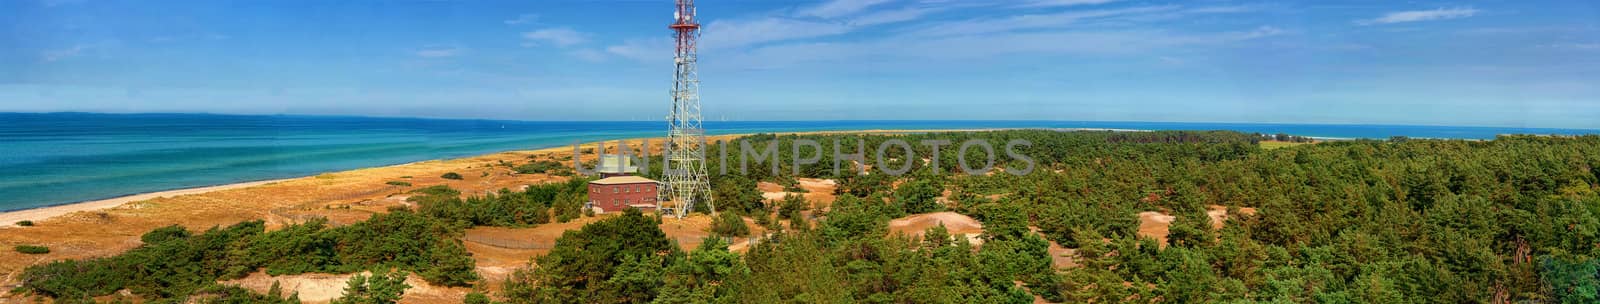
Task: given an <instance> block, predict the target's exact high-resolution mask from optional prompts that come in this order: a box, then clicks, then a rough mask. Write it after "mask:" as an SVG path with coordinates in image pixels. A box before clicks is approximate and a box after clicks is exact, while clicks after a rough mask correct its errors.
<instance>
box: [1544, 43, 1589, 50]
mask: <svg viewBox="0 0 1600 304" xmlns="http://www.w3.org/2000/svg"><path fill="white" fill-rule="evenodd" d="M1540 47H1544V48H1549V49H1557V50H1571V51H1600V42H1590V43H1554V44H1547V45H1542V46H1540Z"/></svg>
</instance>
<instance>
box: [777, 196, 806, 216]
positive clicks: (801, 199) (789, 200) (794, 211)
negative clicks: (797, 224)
mask: <svg viewBox="0 0 1600 304" xmlns="http://www.w3.org/2000/svg"><path fill="white" fill-rule="evenodd" d="M810 205H811V202H810V201H807V200H806V197H805V196H801V195H796V194H790V195H785V196H783V201H782V202H780V203H779V204H778V218H780V219H786V220H796V219H801V218H800V217H801V216H800V211H805V210H806V209H809V206H810Z"/></svg>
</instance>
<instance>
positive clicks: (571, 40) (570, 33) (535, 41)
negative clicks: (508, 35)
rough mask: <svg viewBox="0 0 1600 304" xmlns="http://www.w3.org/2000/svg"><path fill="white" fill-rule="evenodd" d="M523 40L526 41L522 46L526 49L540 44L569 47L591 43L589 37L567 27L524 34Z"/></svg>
mask: <svg viewBox="0 0 1600 304" xmlns="http://www.w3.org/2000/svg"><path fill="white" fill-rule="evenodd" d="M522 39H524V40H526V41H524V42H523V43H522V46H524V47H532V46H536V45H539V44H540V43H550V44H555V45H557V46H561V47H568V46H572V45H574V44H579V43H584V42H586V41H589V38H588V37H587V35H585V34H583V33H580V32H578V31H574V30H572V29H571V28H566V27H555V28H547V29H541V30H537V31H532V32H525V33H522Z"/></svg>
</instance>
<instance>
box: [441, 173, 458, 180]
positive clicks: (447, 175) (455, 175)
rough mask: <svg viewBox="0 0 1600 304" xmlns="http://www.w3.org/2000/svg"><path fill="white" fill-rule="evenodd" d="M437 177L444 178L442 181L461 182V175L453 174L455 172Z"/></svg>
mask: <svg viewBox="0 0 1600 304" xmlns="http://www.w3.org/2000/svg"><path fill="white" fill-rule="evenodd" d="M439 177H441V178H444V179H454V180H461V174H460V173H455V172H450V173H445V174H444V175H440V176H439Z"/></svg>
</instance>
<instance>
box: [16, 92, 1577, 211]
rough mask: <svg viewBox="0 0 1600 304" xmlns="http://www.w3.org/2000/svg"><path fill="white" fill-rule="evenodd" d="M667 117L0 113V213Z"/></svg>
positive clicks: (633, 133) (1363, 128) (532, 145)
mask: <svg viewBox="0 0 1600 304" xmlns="http://www.w3.org/2000/svg"><path fill="white" fill-rule="evenodd" d="M665 127H666V126H665V123H664V122H657V121H647V122H528V121H493V120H442V119H410V118H370V117H332V116H240V115H208V114H85V113H51V114H30V113H0V210H17V209H27V208H36V207H42V206H49V205H57V204H65V203H72V202H79V201H87V200H95V199H103V198H110V197H117V196H122V195H129V194H136V193H144V192H152V191H162V190H171V189H180V188H190V187H200V186H209V185H219V184H228V183H237V182H245V181H255V180H266V179H278V178H289V177H298V176H307V175H315V174H319V173H323V172H331V171H343V170H349V169H356V168H363V167H374V166H383V165H392V164H400V163H407V162H413V161H421V160H430V159H444V158H454V157H463V156H471V155H478V154H484V153H490V152H497V151H506V150H522V149H538V148H548V147H555V146H563V145H570V144H572V143H573V142H576V141H582V142H592V141H599V140H612V139H622V138H636V137H647V136H648V137H654V136H662V135H663V134H664V133H665ZM705 127H706V131H707V133H710V134H734V133H755V132H777V131H818V130H858V129H945V128H1107V129H1138V130H1235V131H1241V132H1259V133H1280V132H1282V133H1290V134H1295V135H1303V136H1317V137H1333V138H1388V137H1390V136H1397V135H1399V136H1411V137H1427V138H1461V139H1488V138H1493V137H1494V136H1495V135H1497V134H1510V133H1524V134H1596V133H1600V132H1597V131H1594V130H1569V129H1528V128H1489V127H1440V126H1382V125H1303V124H1243V123H1162V122H1075V121H779V122H717V121H711V122H706V123H705Z"/></svg>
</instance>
